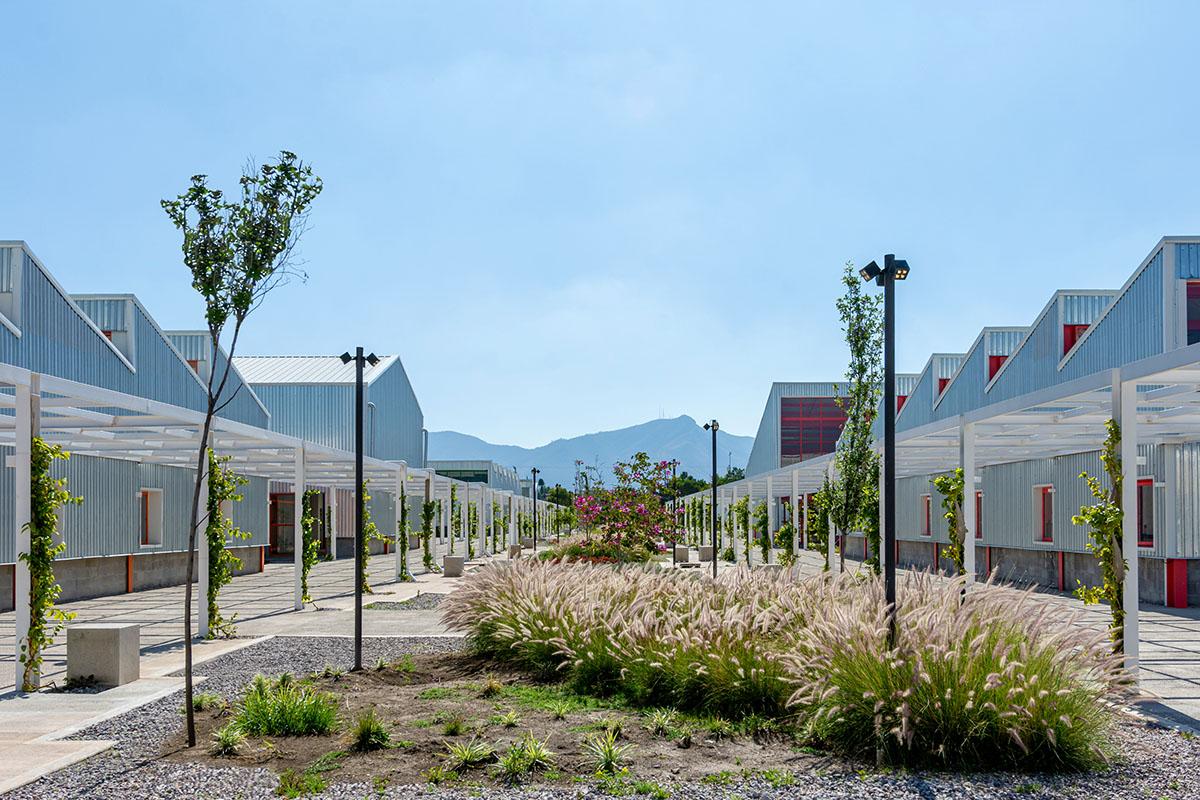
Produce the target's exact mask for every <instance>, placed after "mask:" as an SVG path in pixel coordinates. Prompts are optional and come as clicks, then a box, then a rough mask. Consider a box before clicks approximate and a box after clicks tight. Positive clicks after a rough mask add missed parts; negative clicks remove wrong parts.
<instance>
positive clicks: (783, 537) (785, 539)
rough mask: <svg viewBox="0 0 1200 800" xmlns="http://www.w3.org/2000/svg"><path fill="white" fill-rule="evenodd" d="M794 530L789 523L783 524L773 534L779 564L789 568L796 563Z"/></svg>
mask: <svg viewBox="0 0 1200 800" xmlns="http://www.w3.org/2000/svg"><path fill="white" fill-rule="evenodd" d="M795 538H796V529H795V527H794V526H793V525H792V523H791V522H785V523H783V524H782V525H780V526H779V530H778V531H776V532H775V546H776V547H778V548H779V563H780V564H783V565H784V566H785V567H790V566H792V564H795V563H796V552H795Z"/></svg>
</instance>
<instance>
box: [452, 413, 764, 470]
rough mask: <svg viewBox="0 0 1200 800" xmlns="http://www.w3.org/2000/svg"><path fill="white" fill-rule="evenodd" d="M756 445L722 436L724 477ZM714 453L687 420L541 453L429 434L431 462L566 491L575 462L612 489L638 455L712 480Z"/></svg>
mask: <svg viewBox="0 0 1200 800" xmlns="http://www.w3.org/2000/svg"><path fill="white" fill-rule="evenodd" d="M753 444H754V437H752V436H738V435H736V434H730V433H726V432H725V431H721V430H719V431H717V469H718V470H719V471H720V472H721V473H722V474H724V472H725V470H726V468H727V467H729V466H734V467H742V468H744V467H745V466H746V460H747V459H748V458H749V457H750V448H751V446H752V445H753ZM711 448H712V434H711V433H709V432H708V431H706V430H704V428H703V427H702V426H701V425H699V424H698V423H697V422H696V420H694V419H692V418H691V417H690V416H688V415H686V414H683V415H680V416H678V417H672V418H667V419H654V420H650V421H648V422H642V423H639V424H637V425H630V426H628V427H625V428H617V429H615V430H608V431H596V432H594V433H585V434H581V435H579V436H572V437H566V438H558V439H554V440H553V441H550V442H547V443H546V444H544V445H541V446H539V447H521V446H519V445H511V444H496V443H493V442H488V441H486V440H484V439H481V438H480V437H478V436H473V435H471V434H467V433H460V432H458V431H430V432H429V458H430V460H432V461H451V460H458V459H486V460H491V461H495V462H497V463H499V464H505V465H507V466H512V467H516V469H517V472H519V473H520V474H521V476H522V477H525V476H528V475H529V470H530V468H532V467H537V468H538V470H539V472H540V475H541V478H542V479H543V480H544V481H545V482H546V484H547V485H549V486H553V485H554V484H556V483H558V484H562V485H563V486H566V487H571V486H572V484H573V483H574V481H575V461H576V459H579V460H581V461H583V462H584V463H585V464H587V465H588V466H596V467H598V468H599V469H600V473H601V474H602V475H603V476H604V479H605V482H606V483H609V484H611V483H612V465H613V464H614V463H615V462H616V461H624V460H627V459H628V458H629V457H630V456H632V455H633V454H634V453H637V452H645V453H647V454H648V455H649V456H650V457H651V458H652V459H655V460H664V461H665V460H670V459H673V458H674V459H678V460H679V471H680V472H689V473H691V474H692V475H695V476H697V477H707V476H708V474H709V473H710V472H711V471H712V449H711Z"/></svg>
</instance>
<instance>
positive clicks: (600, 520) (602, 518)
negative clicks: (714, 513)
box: [575, 453, 679, 552]
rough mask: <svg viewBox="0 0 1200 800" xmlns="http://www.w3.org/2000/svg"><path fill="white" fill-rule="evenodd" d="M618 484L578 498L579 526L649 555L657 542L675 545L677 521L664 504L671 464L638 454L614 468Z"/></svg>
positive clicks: (607, 539)
mask: <svg viewBox="0 0 1200 800" xmlns="http://www.w3.org/2000/svg"><path fill="white" fill-rule="evenodd" d="M613 474H614V475H615V476H616V479H617V483H616V486H614V487H613V488H611V489H605V488H603V487H599V488H594V489H593V490H592V491H591V492H590V493H588V494H583V495H579V496H577V497H576V498H575V513H576V516H577V518H578V520H579V524H580V525H582V526H585V527H587V528H589V529H591V530H594V531H596V532H597V534H598V536H599V538H600V539H601V540H602V541H605V542H608V543H611V544H617V545H621V546H624V547H629V548H633V549H641V550H645V551H647V552H656V551H657V550H658V542H659V541H666V542H674V541H675V539H676V536H677V533H678V530H679V524H678V520H677V519H676V518H675V517H674V516H673V515H672V513H671V509H670V506H669V505H668V504H666V503H664V502H663V497H664V496H665V495H666V492H667V483H668V481H669V480H670V478H671V464H670V462H667V461H651V460H650V457H649V456H647V455H646V454H645V453H637V454H635V455H634V456H633V458H631V459H630V460H629V461H621V462H617V464H616V465H614V466H613Z"/></svg>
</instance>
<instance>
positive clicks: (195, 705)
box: [192, 692, 225, 711]
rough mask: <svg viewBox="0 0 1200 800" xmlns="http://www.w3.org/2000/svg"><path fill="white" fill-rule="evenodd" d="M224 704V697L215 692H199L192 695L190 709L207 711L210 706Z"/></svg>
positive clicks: (217, 706) (219, 706) (221, 705)
mask: <svg viewBox="0 0 1200 800" xmlns="http://www.w3.org/2000/svg"><path fill="white" fill-rule="evenodd" d="M224 705H225V698H223V697H221V695H219V694H217V693H216V692H200V693H199V694H195V695H192V710H193V711H207V710H208V709H210V708H221V707H223V706H224Z"/></svg>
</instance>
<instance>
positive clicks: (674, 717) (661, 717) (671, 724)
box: [646, 708, 679, 736]
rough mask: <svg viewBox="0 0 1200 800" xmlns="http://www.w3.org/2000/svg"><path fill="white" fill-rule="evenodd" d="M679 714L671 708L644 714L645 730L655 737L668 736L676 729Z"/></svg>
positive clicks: (657, 709)
mask: <svg viewBox="0 0 1200 800" xmlns="http://www.w3.org/2000/svg"><path fill="white" fill-rule="evenodd" d="M678 721H679V714H678V713H677V712H676V711H675V709H673V708H656V709H654V710H652V711H650V712H649V713H648V714H646V730H648V731H650V732H651V733H653V734H654V735H655V736H670V735H672V734H673V733H674V732H675V731H676V728H677V727H678V725H677V723H678Z"/></svg>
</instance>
